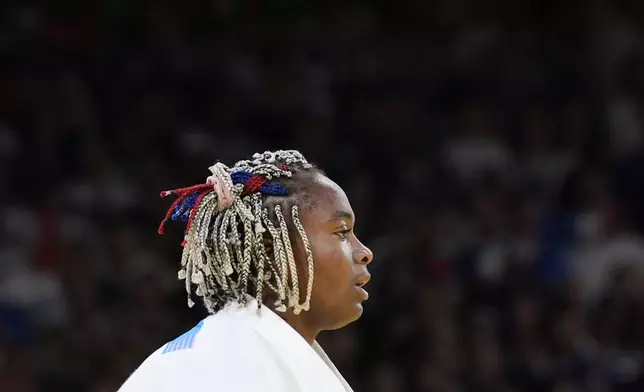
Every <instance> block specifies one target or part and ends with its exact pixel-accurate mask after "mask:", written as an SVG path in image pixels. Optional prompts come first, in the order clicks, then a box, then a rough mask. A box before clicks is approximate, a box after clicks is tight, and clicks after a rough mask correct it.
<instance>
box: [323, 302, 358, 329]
mask: <svg viewBox="0 0 644 392" xmlns="http://www.w3.org/2000/svg"><path fill="white" fill-rule="evenodd" d="M363 312H364V308H363V307H362V303H361V302H355V303H353V304H351V307H349V308H348V309H347V310H345V311H344V312H343V315H344V317H342V318H341V319H338V321H337V322H336V323H335V324H334V325H333V327H332V328H330V329H340V328H342V327H345V326H347V325H349V324H351V323H353V322H354V321H357V320H358V319H359V318H360V317H361V316H362V313H363Z"/></svg>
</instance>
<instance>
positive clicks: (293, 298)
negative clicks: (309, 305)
mask: <svg viewBox="0 0 644 392" xmlns="http://www.w3.org/2000/svg"><path fill="white" fill-rule="evenodd" d="M275 215H276V216H277V220H278V222H279V226H280V232H281V235H282V242H283V243H284V250H285V252H286V260H287V262H288V268H289V270H290V272H291V295H290V296H289V297H288V303H289V307H293V308H294V312H295V314H298V313H300V310H299V302H300V288H299V284H298V281H297V266H296V265H295V257H294V256H293V249H292V248H291V240H290V237H289V234H288V227H287V226H286V221H285V220H284V215H282V208H281V207H280V205H279V204H278V205H276V206H275Z"/></svg>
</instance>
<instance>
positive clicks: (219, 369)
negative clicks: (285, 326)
mask: <svg viewBox="0 0 644 392" xmlns="http://www.w3.org/2000/svg"><path fill="white" fill-rule="evenodd" d="M280 373H281V372H280V366H279V359H278V355H277V354H276V352H275V349H274V347H273V346H271V345H270V344H269V343H268V342H267V341H266V340H265V339H263V338H262V336H261V334H259V333H257V331H256V330H255V329H254V328H253V326H252V325H248V324H247V323H243V322H236V320H226V321H225V322H221V320H219V318H218V317H214V318H213V317H209V318H207V319H205V320H203V321H201V322H200V323H199V324H197V325H196V326H195V327H193V328H192V329H190V330H189V331H187V332H185V333H184V334H182V335H181V336H179V337H177V338H176V339H174V340H172V341H170V342H169V343H167V344H165V345H164V346H162V347H161V348H159V349H158V350H157V351H155V352H154V353H153V354H152V355H150V356H149V357H148V358H147V359H146V360H145V361H144V362H143V363H142V364H141V366H140V367H139V368H138V369H137V370H136V371H135V372H134V373H133V374H132V375H131V376H130V378H129V379H128V380H127V381H126V383H125V384H124V385H123V386H122V387H121V389H120V390H119V392H131V391H137V392H146V391H155V392H164V391H178V390H182V391H190V390H192V388H194V389H195V390H196V388H201V389H204V388H206V389H207V388H212V387H216V388H217V389H223V390H229V389H230V390H236V391H246V390H248V391H251V390H254V391H257V390H264V391H272V390H276V391H277V390H282V391H283V390H286V388H285V386H284V385H282V383H283V381H282V380H283V379H284V377H283V375H281V374H280Z"/></svg>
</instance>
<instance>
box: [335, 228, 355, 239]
mask: <svg viewBox="0 0 644 392" xmlns="http://www.w3.org/2000/svg"><path fill="white" fill-rule="evenodd" d="M350 232H351V229H349V228H348V227H345V228H343V229H341V230H339V231H336V232H335V234H336V235H337V236H338V237H340V238H342V239H343V240H346V239H347V237H348V236H349V233H350Z"/></svg>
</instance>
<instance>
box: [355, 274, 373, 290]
mask: <svg viewBox="0 0 644 392" xmlns="http://www.w3.org/2000/svg"><path fill="white" fill-rule="evenodd" d="M369 280H371V275H370V274H364V275H361V276H360V277H359V278H358V279H357V281H356V284H355V285H356V287H360V288H362V286H364V285H366V284H367V283H368V282H369Z"/></svg>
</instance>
